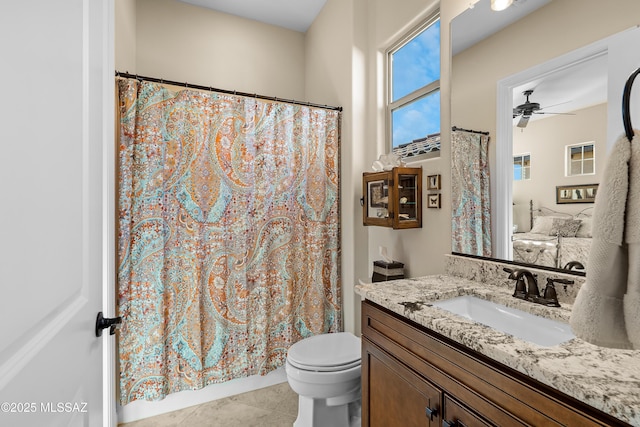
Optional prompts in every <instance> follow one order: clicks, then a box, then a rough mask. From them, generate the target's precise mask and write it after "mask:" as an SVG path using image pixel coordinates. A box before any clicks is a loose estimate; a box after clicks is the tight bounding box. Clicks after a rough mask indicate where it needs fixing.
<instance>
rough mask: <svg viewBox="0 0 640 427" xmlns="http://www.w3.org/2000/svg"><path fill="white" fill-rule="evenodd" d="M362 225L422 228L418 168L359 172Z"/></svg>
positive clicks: (420, 169)
mask: <svg viewBox="0 0 640 427" xmlns="http://www.w3.org/2000/svg"><path fill="white" fill-rule="evenodd" d="M362 193H363V202H364V203H363V213H362V215H363V216H362V221H363V223H364V225H379V226H382V227H393V228H420V227H422V168H405V167H396V168H393V169H392V170H390V171H384V172H365V173H364V174H362Z"/></svg>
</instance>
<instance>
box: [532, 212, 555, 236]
mask: <svg viewBox="0 0 640 427" xmlns="http://www.w3.org/2000/svg"><path fill="white" fill-rule="evenodd" d="M554 218H557V217H554V216H537V217H535V218H534V219H533V227H532V228H531V231H529V233H536V234H545V235H547V236H548V235H549V233H551V227H553V219H554Z"/></svg>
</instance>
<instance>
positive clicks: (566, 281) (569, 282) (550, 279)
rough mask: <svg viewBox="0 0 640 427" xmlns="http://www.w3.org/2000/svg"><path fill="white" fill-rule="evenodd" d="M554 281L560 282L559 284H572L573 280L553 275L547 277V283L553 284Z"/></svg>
mask: <svg viewBox="0 0 640 427" xmlns="http://www.w3.org/2000/svg"><path fill="white" fill-rule="evenodd" d="M554 283H560V284H561V285H573V284H574V283H575V282H574V281H573V280H569V279H554V278H553V277H547V284H551V285H553V284H554Z"/></svg>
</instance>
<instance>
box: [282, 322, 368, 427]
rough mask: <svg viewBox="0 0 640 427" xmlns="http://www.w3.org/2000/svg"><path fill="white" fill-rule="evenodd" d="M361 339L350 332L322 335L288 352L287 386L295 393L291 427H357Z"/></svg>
mask: <svg viewBox="0 0 640 427" xmlns="http://www.w3.org/2000/svg"><path fill="white" fill-rule="evenodd" d="M360 358H361V347H360V338H358V337H356V336H355V335H353V334H351V333H349V332H339V333H333V334H322V335H316V336H313V337H309V338H305V339H303V340H302V341H299V342H297V343H295V344H294V345H292V346H291V348H289V351H288V352H287V363H286V368H285V370H286V372H287V380H288V381H289V385H290V386H291V388H292V389H293V391H295V392H296V393H298V396H299V397H298V418H297V419H296V422H295V423H294V424H293V426H294V427H359V426H360V407H361V392H360Z"/></svg>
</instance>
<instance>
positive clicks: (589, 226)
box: [576, 217, 593, 237]
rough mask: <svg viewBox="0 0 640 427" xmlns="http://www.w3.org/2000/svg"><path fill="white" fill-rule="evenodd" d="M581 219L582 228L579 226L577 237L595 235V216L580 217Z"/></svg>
mask: <svg viewBox="0 0 640 427" xmlns="http://www.w3.org/2000/svg"><path fill="white" fill-rule="evenodd" d="M580 220H581V221H582V223H581V224H580V228H578V232H577V233H576V237H593V218H592V217H586V218H580Z"/></svg>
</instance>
